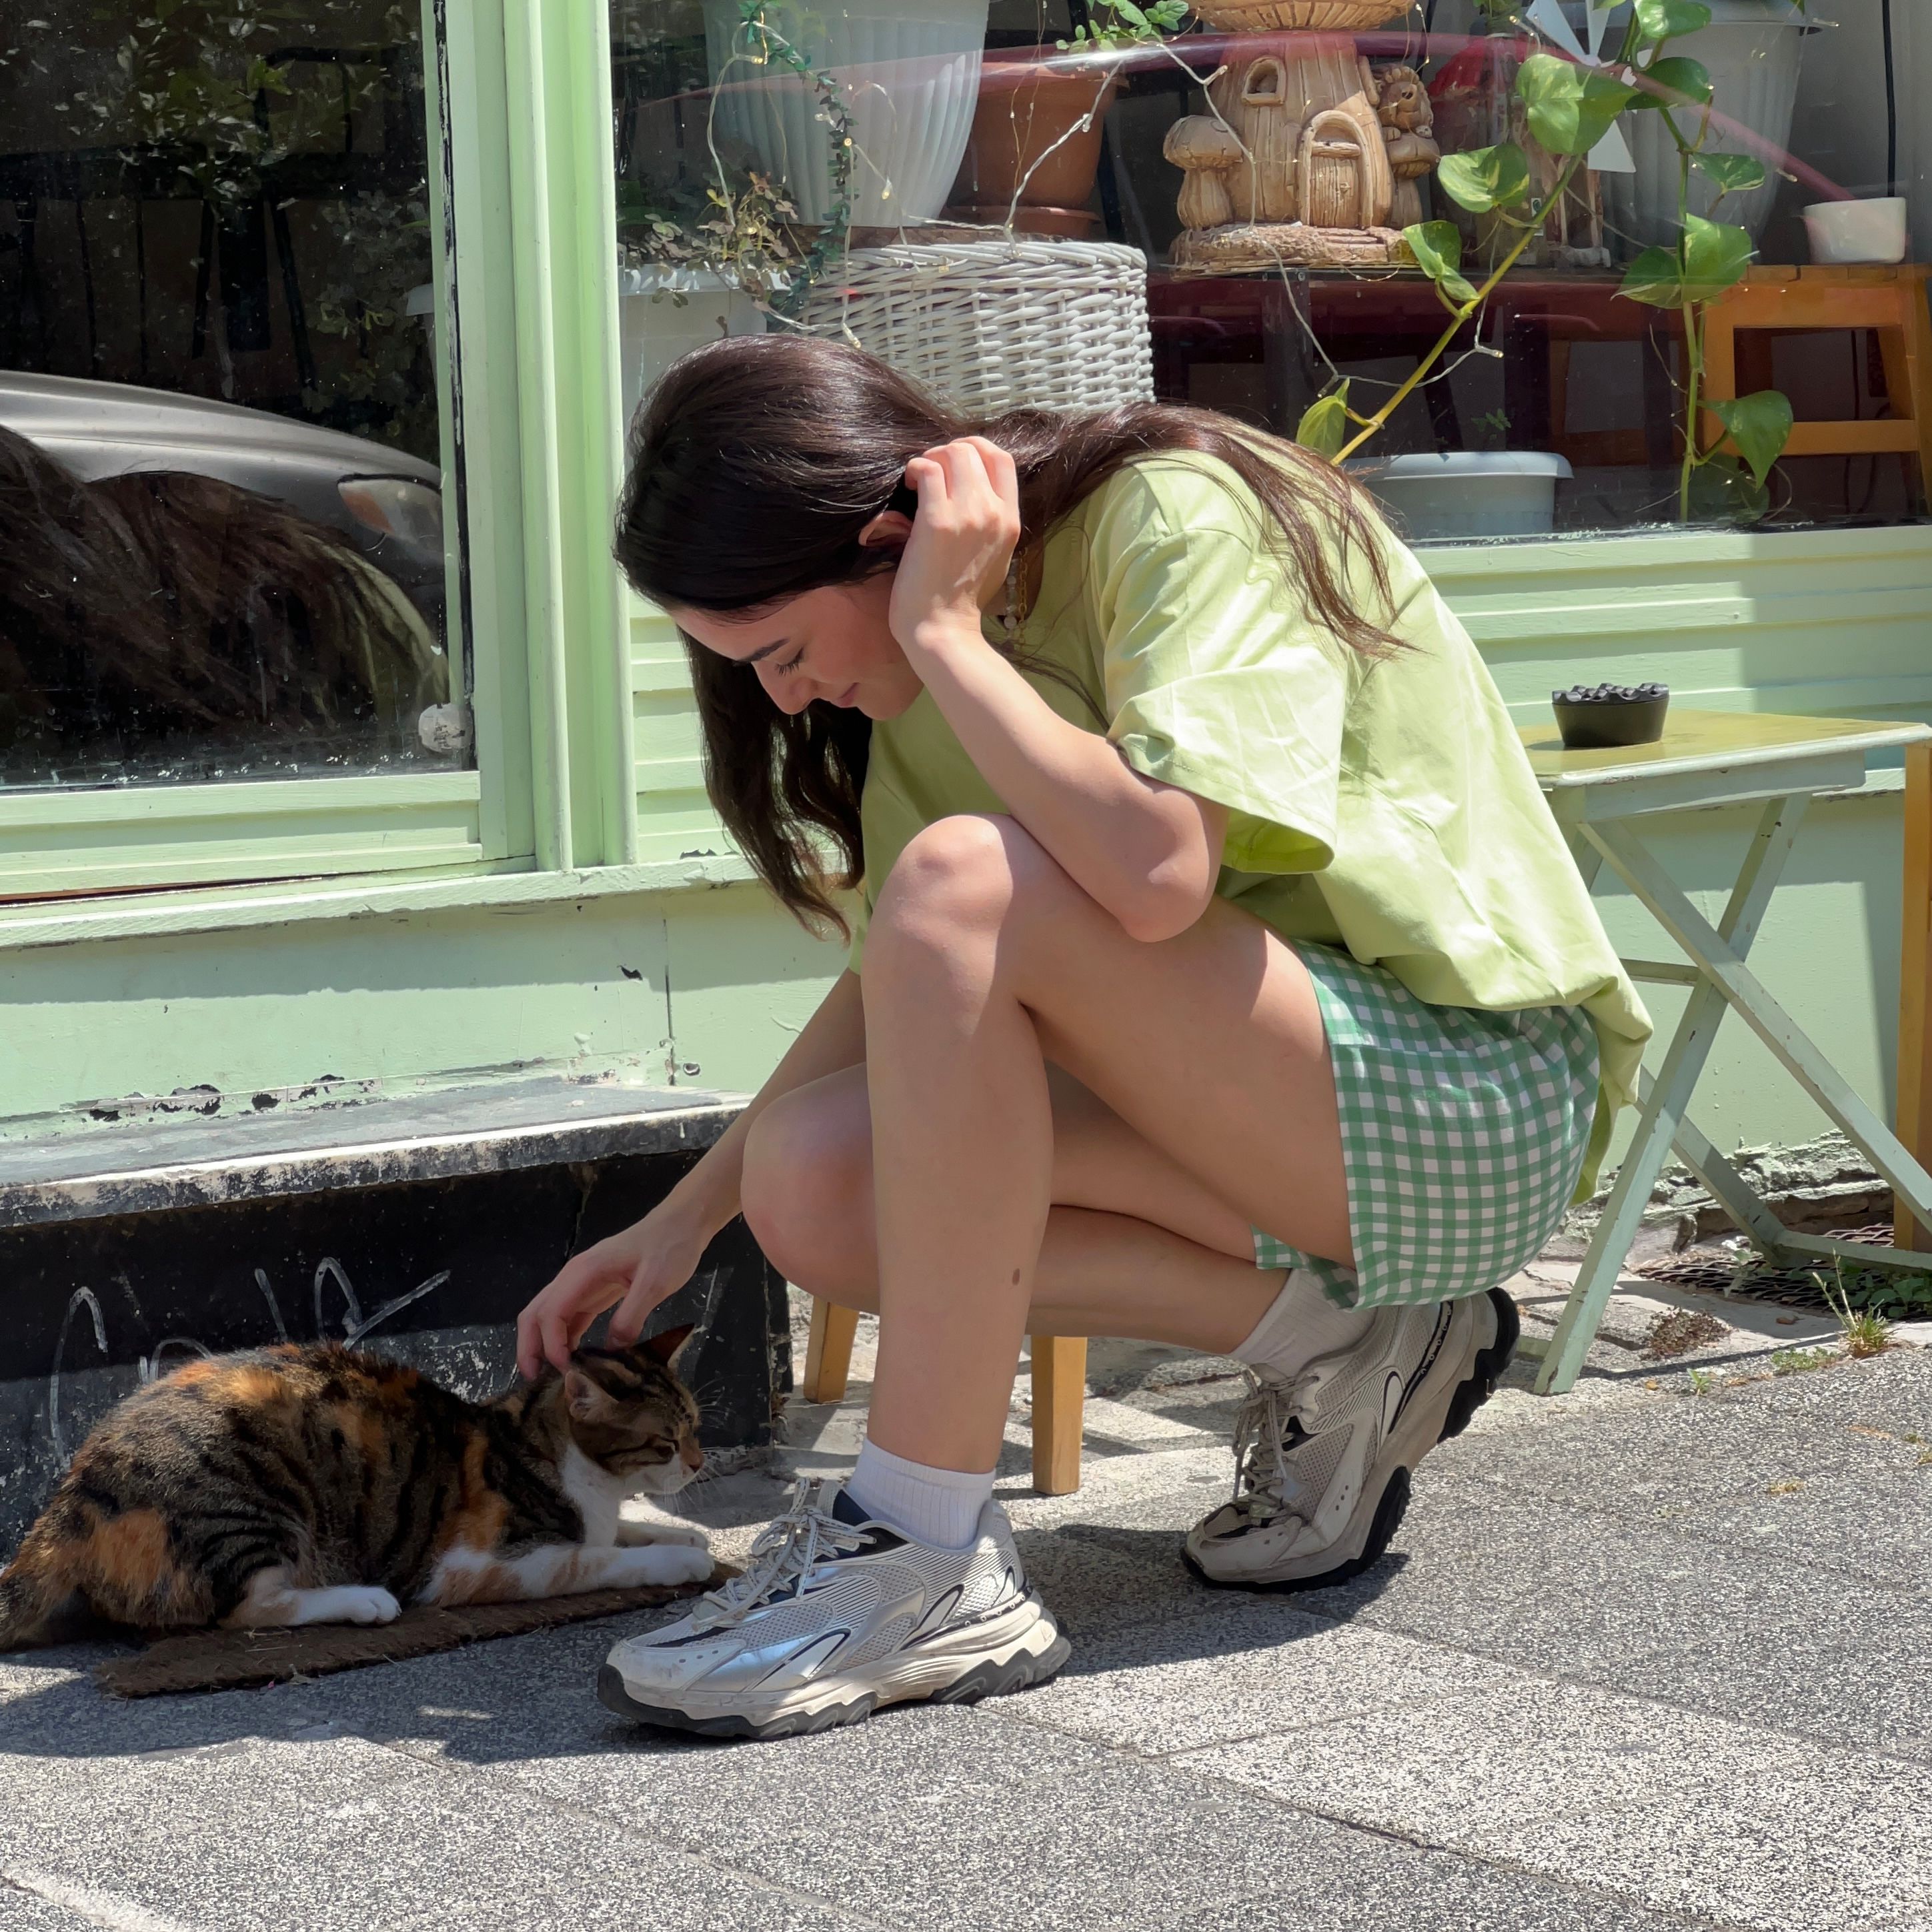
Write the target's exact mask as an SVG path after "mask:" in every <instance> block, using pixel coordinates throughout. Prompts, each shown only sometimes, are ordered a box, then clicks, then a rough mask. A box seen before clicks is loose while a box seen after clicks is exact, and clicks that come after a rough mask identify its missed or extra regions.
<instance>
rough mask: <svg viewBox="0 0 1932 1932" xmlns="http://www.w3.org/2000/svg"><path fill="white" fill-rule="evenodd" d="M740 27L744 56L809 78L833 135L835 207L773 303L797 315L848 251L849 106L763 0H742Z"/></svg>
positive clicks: (831, 166) (822, 117)
mask: <svg viewBox="0 0 1932 1932" xmlns="http://www.w3.org/2000/svg"><path fill="white" fill-rule="evenodd" d="M738 18H739V32H740V33H741V34H742V36H743V38H744V41H745V58H748V59H751V60H753V61H755V62H757V63H758V64H760V65H765V64H766V63H775V65H778V66H780V67H782V68H788V69H789V70H790V71H791V72H793V74H796V75H798V76H799V78H800V79H801V80H805V81H806V82H807V83H809V84H810V86H811V90H812V92H814V94H815V95H817V98H818V113H817V118H818V119H819V120H820V121H823V123H824V124H825V127H826V130H827V133H828V134H829V137H830V150H831V154H830V162H829V169H828V172H829V179H830V183H831V187H832V208H831V212H830V214H829V215H828V216H827V217H826V221H825V223H824V226H823V227H821V228H820V229H819V231H818V234H817V238H816V239H814V241H813V242H812V245H811V247H810V248H808V249H807V250H806V251H805V254H803V256H802V257H800V258H799V263H798V266H796V268H795V269H793V271H792V273H791V275H790V278H789V280H788V281H787V283H786V284H785V287H784V289H783V290H782V291H781V292H780V293H778V294H776V295H775V296H773V297H772V308H773V309H774V310H775V311H776V312H777V313H778V314H780V315H781V316H783V317H786V318H787V320H795V319H796V317H797V315H798V314H799V311H800V310H801V309H802V308H803V307H804V305H805V296H807V294H808V293H810V290H811V285H812V284H813V283H814V282H815V281H817V279H818V278H819V277H820V275H823V273H824V272H825V271H826V269H828V268H829V266H831V264H832V262H833V261H834V260H835V259H836V258H837V257H838V256H840V255H841V254H843V253H844V249H845V242H846V237H847V234H848V233H850V229H851V225H852V157H853V152H854V142H853V124H852V117H851V115H850V114H849V113H847V112H846V110H845V102H844V97H843V95H841V94H840V92H839V91H838V82H837V81H836V80H834V79H833V78H832V75H831V74H829V73H828V72H827V71H826V70H825V69H824V68H820V67H814V65H812V63H811V62H810V61H809V60H808V59H807V58H805V55H803V54H802V53H801V52H799V49H797V48H796V46H793V43H791V42H790V40H787V38H786V37H785V36H784V34H781V32H779V31H778V28H775V27H774V26H772V23H771V22H770V20H769V19H768V18H767V17H766V7H765V0H739V7H738Z"/></svg>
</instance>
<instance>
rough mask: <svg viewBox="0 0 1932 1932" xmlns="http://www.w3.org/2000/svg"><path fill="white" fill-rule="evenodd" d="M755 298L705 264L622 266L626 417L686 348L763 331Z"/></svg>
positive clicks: (619, 287)
mask: <svg viewBox="0 0 1932 1932" xmlns="http://www.w3.org/2000/svg"><path fill="white" fill-rule="evenodd" d="M764 328H765V318H764V314H763V311H762V310H761V309H760V308H759V307H758V305H757V301H756V299H754V297H752V296H749V295H747V294H746V293H745V291H744V290H742V289H741V288H739V287H736V285H735V284H731V283H729V282H727V281H724V279H723V278H721V277H720V276H718V275H712V274H710V273H709V272H706V271H703V270H701V269H677V268H646V269H619V271H618V276H617V329H618V339H619V344H620V347H619V356H621V358H622V369H623V378H624V389H623V398H624V420H625V422H626V423H628V422H629V421H630V420H631V417H632V416H634V415H636V413H637V405H638V404H640V402H642V401H643V399H644V398H645V397H646V395H649V393H650V391H651V388H652V385H653V384H654V383H655V382H656V381H657V380H658V377H660V376H661V375H662V374H664V371H666V370H667V369H668V368H670V365H672V364H673V362H676V360H677V359H678V358H679V356H682V355H684V354H685V353H687V352H688V351H689V350H693V349H697V348H700V347H702V346H703V344H706V343H707V342H715V341H718V339H719V338H721V337H723V336H727V335H763V333H764Z"/></svg>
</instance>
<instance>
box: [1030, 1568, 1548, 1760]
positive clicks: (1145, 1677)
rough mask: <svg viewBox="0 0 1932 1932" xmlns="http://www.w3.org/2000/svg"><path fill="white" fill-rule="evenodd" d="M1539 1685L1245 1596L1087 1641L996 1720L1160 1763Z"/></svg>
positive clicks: (1455, 1655) (1477, 1661) (1456, 1655)
mask: <svg viewBox="0 0 1932 1932" xmlns="http://www.w3.org/2000/svg"><path fill="white" fill-rule="evenodd" d="M1538 1683H1539V1680H1538V1679H1535V1678H1534V1677H1528V1676H1524V1675H1523V1673H1521V1672H1519V1671H1514V1670H1509V1669H1508V1668H1506V1667H1503V1666H1502V1665H1499V1664H1491V1663H1489V1662H1487V1661H1485V1660H1484V1659H1481V1658H1473V1657H1470V1656H1468V1655H1464V1654H1463V1653H1461V1652H1453V1651H1445V1650H1443V1649H1440V1648H1439V1647H1438V1646H1434V1645H1431V1644H1427V1643H1417V1642H1415V1641H1414V1640H1412V1639H1409V1638H1407V1637H1391V1636H1389V1635H1388V1634H1385V1633H1384V1632H1382V1631H1375V1630H1369V1629H1365V1628H1361V1627H1360V1626H1359V1625H1346V1624H1333V1623H1329V1622H1325V1621H1324V1620H1323V1619H1320V1618H1319V1617H1313V1616H1309V1615H1308V1614H1307V1613H1306V1612H1304V1611H1301V1610H1295V1609H1292V1608H1291V1607H1289V1601H1288V1600H1286V1599H1276V1600H1273V1601H1269V1600H1267V1599H1261V1600H1256V1599H1254V1598H1247V1597H1244V1598H1242V1599H1241V1600H1238V1603H1237V1605H1236V1607H1235V1608H1233V1609H1232V1610H1220V1611H1219V1612H1211V1613H1208V1614H1205V1615H1203V1616H1197V1617H1192V1618H1187V1619H1175V1620H1173V1621H1171V1622H1161V1623H1155V1624H1142V1625H1133V1626H1131V1627H1130V1628H1127V1629H1125V1630H1122V1631H1115V1632H1112V1633H1111V1634H1108V1635H1106V1636H1104V1637H1100V1638H1097V1639H1096V1640H1092V1641H1090V1642H1088V1643H1084V1644H1082V1646H1080V1648H1079V1650H1077V1651H1076V1652H1075V1654H1074V1658H1073V1662H1072V1663H1071V1664H1069V1665H1068V1667H1067V1669H1066V1670H1064V1672H1062V1673H1061V1675H1060V1676H1059V1677H1058V1679H1056V1680H1055V1682H1053V1683H1052V1684H1050V1685H1047V1686H1046V1688H1044V1689H1043V1690H1040V1691H1035V1692H1034V1693H1032V1694H1031V1695H1029V1696H1028V1697H1023V1698H1019V1699H1016V1700H1015V1701H1014V1703H1013V1704H1012V1705H1010V1706H1006V1707H1004V1709H1003V1715H1005V1714H1009V1713H1010V1715H1012V1716H1013V1718H1016V1719H1017V1720H1018V1721H1021V1722H1022V1723H1026V1724H1044V1725H1046V1726H1049V1727H1052V1729H1054V1730H1061V1731H1065V1732H1067V1733H1070V1734H1072V1735H1073V1736H1076V1737H1083V1738H1088V1739H1093V1740H1094V1741H1096V1742H1100V1743H1103V1744H1108V1745H1113V1746H1114V1747H1115V1748H1117V1749H1120V1750H1124V1751H1136V1752H1139V1754H1142V1756H1144V1757H1171V1756H1173V1755H1175V1754H1178V1753H1181V1752H1195V1751H1200V1750H1202V1748H1203V1747H1205V1746H1207V1745H1214V1744H1219V1743H1233V1742H1235V1741H1238V1740H1241V1739H1248V1738H1252V1737H1254V1736H1256V1735H1257V1734H1265V1735H1266V1736H1268V1738H1269V1739H1270V1740H1271V1742H1272V1741H1274V1740H1275V1739H1279V1738H1280V1737H1281V1736H1283V1734H1284V1733H1297V1734H1299V1733H1302V1732H1304V1731H1307V1730H1311V1729H1313V1727H1318V1726H1328V1725H1332V1724H1334V1723H1335V1722H1336V1721H1337V1720H1338V1719H1341V1718H1349V1717H1353V1716H1355V1715H1358V1714H1359V1713H1361V1712H1368V1711H1376V1712H1380V1711H1385V1710H1391V1709H1393V1710H1395V1711H1398V1712H1400V1711H1403V1710H1408V1709H1414V1708H1415V1707H1416V1706H1421V1705H1424V1704H1428V1703H1436V1702H1440V1701H1441V1700H1444V1699H1445V1698H1449V1697H1455V1696H1457V1695H1459V1694H1469V1693H1479V1694H1482V1695H1484V1696H1487V1697H1492V1698H1495V1699H1497V1700H1502V1699H1505V1698H1507V1697H1511V1695H1513V1694H1515V1693H1516V1692H1517V1691H1518V1690H1519V1689H1520V1688H1521V1687H1523V1686H1524V1685H1531V1686H1535V1685H1538ZM1277 1748H1280V1747H1277ZM1292 1748H1299V1745H1295V1746H1294V1747H1292Z"/></svg>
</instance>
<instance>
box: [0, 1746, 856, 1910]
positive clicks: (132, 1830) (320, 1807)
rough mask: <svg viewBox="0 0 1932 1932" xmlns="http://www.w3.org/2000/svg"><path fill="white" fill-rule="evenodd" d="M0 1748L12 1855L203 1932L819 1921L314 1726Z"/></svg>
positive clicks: (713, 1873)
mask: <svg viewBox="0 0 1932 1932" xmlns="http://www.w3.org/2000/svg"><path fill="white" fill-rule="evenodd" d="M119 1768H120V1769H122V1770H123V1771H125V1770H127V1769H133V1770H136V1771H137V1772H138V1775H136V1776H134V1777H129V1776H127V1775H118V1776H117V1775H115V1769H116V1766H115V1761H114V1760H103V1759H101V1758H98V1757H80V1756H74V1757H59V1758H54V1757H34V1758H24V1757H18V1756H13V1755H8V1756H5V1757H0V1812H4V1813H5V1815H6V1816H7V1819H8V1827H7V1829H8V1831H9V1832H10V1834H11V1835H17V1836H18V1837H20V1838H22V1839H23V1840H30V1841H31V1852H30V1853H26V1854H24V1855H23V1856H22V1858H21V1860H20V1862H21V1863H22V1864H23V1866H30V1867H31V1869H33V1870H36V1871H37V1872H39V1873H43V1874H45V1875H46V1876H49V1877H51V1878H52V1879H55V1880H56V1881H64V1882H65V1883H66V1884H67V1885H68V1886H70V1887H83V1888H95V1889H98V1890H101V1891H105V1892H106V1893H107V1894H111V1895H113V1896H115V1897H118V1898H121V1899H124V1900H126V1901H127V1903H129V1904H130V1905H131V1906H134V1907H136V1908H137V1909H139V1910H140V1911H142V1912H151V1913H156V1914H158V1915H160V1916H161V1917H162V1918H163V1919H165V1920H169V1921H174V1922H175V1923H177V1924H182V1925H193V1926H196V1927H202V1926H205V1927H210V1928H219V1932H229V1928H233V1932H257V1928H259V1927H263V1926H269V1925H272V1926H275V1927H277V1928H278V1932H339V1928H341V1927H344V1926H354V1927H359V1928H362V1927H367V1928H369V1932H377V1928H383V1932H387V1929H388V1928H390V1927H395V1928H398V1932H401V1928H404V1927H409V1928H413V1927H418V1926H422V1927H429V1926H432V1925H437V1926H445V1927H447V1926H452V1925H463V1926H465V1927H478V1928H490V1929H491V1932H493V1928H496V1927H503V1928H505V1932H508V1928H511V1927H528V1926H529V1925H531V1924H557V1925H562V1924H571V1925H574V1926H582V1927H604V1926H608V1927H611V1928H613V1932H616V1928H620V1927H622V1928H630V1927H634V1926H635V1924H636V1923H637V1918H638V1916H639V1912H640V1905H641V1904H642V1903H643V1901H644V1900H649V1901H650V1911H651V1918H652V1922H653V1923H654V1924H669V1925H673V1926H677V1927H690V1928H692V1932H706V1928H718V1932H722V1929H723V1928H724V1927H734V1928H735V1927H747V1928H749V1927H760V1928H762V1927H770V1928H772V1932H779V1928H785V1932H790V1928H797V1932H807V1928H814V1932H815V1928H819V1927H832V1926H835V1925H838V1924H842V1923H849V1922H850V1921H849V1920H847V1919H841V1917H840V1916H839V1915H838V1914H836V1913H835V1912H830V1911H828V1910H826V1909H825V1908H824V1905H823V1900H822V1899H814V1898H811V1897H808V1896H805V1897H801V1896H798V1895H796V1894H793V1893H791V1892H789V1891H781V1890H778V1889H775V1888H771V1887H768V1886H764V1885H759V1884H757V1883H756V1882H754V1881H751V1880H750V1879H748V1875H747V1874H745V1873H744V1872H743V1871H742V1870H740V1869H736V1868H733V1867H720V1868H718V1869H715V1870H714V1869H712V1868H710V1867H707V1866H706V1864H703V1863H701V1862H700V1861H698V1860H697V1859H694V1858H690V1857H688V1856H681V1855H679V1854H678V1853H676V1852H673V1850H671V1849H670V1848H669V1847H667V1846H662V1845H661V1844H660V1845H653V1844H651V1843H649V1842H647V1841H640V1840H639V1839H637V1838H619V1837H618V1836H617V1835H615V1834H613V1832H611V1831H610V1829H608V1827H607V1826H606V1825H605V1824H604V1823H603V1822H602V1821H601V1820H595V1819H590V1818H586V1817H583V1816H581V1815H580V1814H574V1813H573V1812H572V1811H571V1810H570V1809H569V1808H568V1807H566V1806H563V1805H555V1804H545V1803H543V1802H539V1801H537V1800H536V1799H535V1798H534V1796H533V1795H532V1794H531V1793H529V1792H528V1791H526V1790H522V1789H520V1788H518V1787H516V1786H514V1785H513V1784H501V1783H498V1782H496V1781H490V1780H484V1779H481V1778H469V1779H466V1780H462V1781H458V1780H455V1779H453V1778H450V1777H449V1776H448V1775H446V1774H445V1773H443V1772H441V1771H440V1770H439V1769H436V1768H434V1767H432V1766H426V1765H424V1764H422V1763H420V1762H419V1761H417V1760H414V1759H412V1758H410V1757H406V1756H404V1755H403V1754H400V1753H398V1752H395V1751H387V1750H384V1749H383V1748H381V1747H380V1746H378V1745H373V1744H370V1743H368V1742H366V1741H365V1740H363V1739H359V1738H356V1737H353V1736H346V1735H343V1734H341V1733H335V1732H333V1731H330V1732H329V1733H328V1734H327V1735H326V1736H323V1737H320V1738H317V1739H311V1740H309V1741H307V1742H295V1741H293V1740H290V1741H287V1742H264V1741H262V1740H260V1739H233V1740H230V1741H229V1742H225V1743H217V1744H211V1745H203V1746H199V1747H196V1748H190V1749H187V1750H183V1751H169V1752H166V1753H153V1752H150V1753H147V1754H143V1755H142V1757H140V1758H139V1760H137V1761H136V1763H134V1764H133V1765H130V1764H129V1762H128V1760H125V1759H123V1760H120V1761H119Z"/></svg>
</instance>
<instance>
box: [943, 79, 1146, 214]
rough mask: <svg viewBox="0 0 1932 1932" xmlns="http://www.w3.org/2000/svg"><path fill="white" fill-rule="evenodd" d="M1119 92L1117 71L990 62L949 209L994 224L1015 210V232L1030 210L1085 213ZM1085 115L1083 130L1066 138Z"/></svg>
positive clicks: (982, 82) (982, 83)
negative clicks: (966, 211)
mask: <svg viewBox="0 0 1932 1932" xmlns="http://www.w3.org/2000/svg"><path fill="white" fill-rule="evenodd" d="M1119 86H1120V81H1119V77H1118V74H1116V73H1115V71H1114V70H1113V69H1112V68H1111V67H1110V66H1109V65H1107V64H1106V63H1105V62H1100V61H1095V60H1091V59H1089V60H1081V59H1078V58H1074V59H1068V60H1058V61H1051V60H1041V59H1038V58H1025V59H1022V60H1013V61H1002V60H1001V59H1000V58H998V55H988V56H987V58H986V64H985V65H984V66H983V68H981V70H980V103H979V106H978V107H977V109H976V110H974V115H973V131H972V133H971V135H970V136H968V140H967V143H966V158H965V161H964V162H963V163H962V165H961V167H960V169H959V179H958V180H957V181H955V182H954V183H953V196H952V205H953V207H955V208H961V209H968V208H970V209H971V210H972V211H974V216H975V217H977V218H978V219H980V220H995V221H998V220H1004V219H1005V218H1006V214H1007V210H1008V209H1009V208H1014V209H1015V211H1016V220H1015V224H1014V225H1015V226H1025V225H1027V224H1026V223H1025V222H1023V221H1022V220H1020V219H1019V215H1020V214H1021V213H1022V211H1025V210H1026V209H1028V208H1040V209H1050V210H1052V211H1055V212H1056V213H1057V214H1068V215H1072V214H1074V213H1075V212H1076V211H1078V210H1079V209H1081V208H1084V207H1085V205H1086V202H1087V199H1088V196H1090V195H1091V194H1092V193H1093V192H1094V174H1095V172H1096V171H1097V169H1098V168H1099V166H1100V136H1101V133H1102V130H1103V123H1104V121H1105V118H1106V112H1107V110H1108V108H1109V107H1111V106H1112V104H1113V99H1114V95H1115V92H1117V90H1118V88H1119ZM1088 117H1091V118H1090V119H1089V124H1088V127H1086V128H1085V130H1082V131H1080V132H1078V133H1070V131H1069V130H1071V129H1073V128H1074V127H1076V124H1077V123H1079V121H1081V120H1082V118H1088ZM989 210H990V211H992V213H990V214H989V212H987V211H989Z"/></svg>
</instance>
